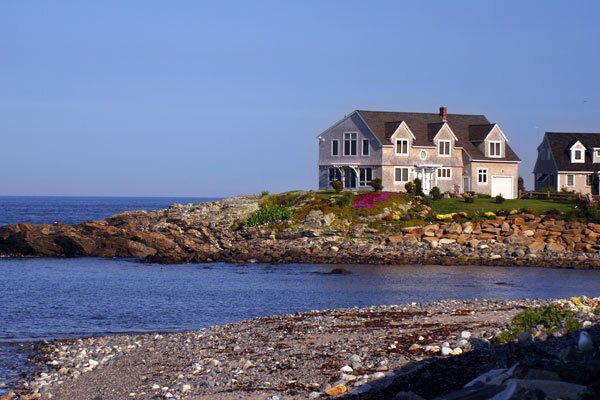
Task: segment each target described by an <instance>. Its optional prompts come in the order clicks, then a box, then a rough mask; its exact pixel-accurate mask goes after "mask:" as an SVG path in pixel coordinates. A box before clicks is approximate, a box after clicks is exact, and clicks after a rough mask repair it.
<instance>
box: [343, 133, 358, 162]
mask: <svg viewBox="0 0 600 400" xmlns="http://www.w3.org/2000/svg"><path fill="white" fill-rule="evenodd" d="M344 155H345V156H355V155H356V132H346V133H344Z"/></svg>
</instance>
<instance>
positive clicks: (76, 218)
mask: <svg viewBox="0 0 600 400" xmlns="http://www.w3.org/2000/svg"><path fill="white" fill-rule="evenodd" d="M213 200H218V198H207V197H63V196H0V226H2V225H8V224H16V223H18V222H31V223H33V224H42V223H46V224H52V223H54V222H64V223H65V224H77V223H80V222H85V221H95V220H99V219H104V218H106V217H109V216H111V215H113V214H116V213H119V212H121V211H127V210H158V209H162V208H167V207H169V206H170V205H171V204H173V203H180V204H187V203H200V202H205V201H213Z"/></svg>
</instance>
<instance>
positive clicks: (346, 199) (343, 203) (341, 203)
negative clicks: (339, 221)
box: [335, 192, 354, 207]
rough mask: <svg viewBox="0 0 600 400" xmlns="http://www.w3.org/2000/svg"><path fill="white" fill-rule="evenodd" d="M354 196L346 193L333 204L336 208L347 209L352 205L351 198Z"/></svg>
mask: <svg viewBox="0 0 600 400" xmlns="http://www.w3.org/2000/svg"><path fill="white" fill-rule="evenodd" d="M353 197H354V194H352V192H346V193H344V195H343V196H342V197H340V198H339V199H338V200H337V202H336V203H335V204H336V205H337V206H338V207H348V206H349V205H350V204H351V203H352V198H353Z"/></svg>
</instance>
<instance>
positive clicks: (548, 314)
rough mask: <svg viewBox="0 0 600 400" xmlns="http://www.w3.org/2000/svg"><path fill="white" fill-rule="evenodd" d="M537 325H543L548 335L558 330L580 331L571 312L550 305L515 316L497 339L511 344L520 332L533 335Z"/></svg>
mask: <svg viewBox="0 0 600 400" xmlns="http://www.w3.org/2000/svg"><path fill="white" fill-rule="evenodd" d="M538 325H543V326H544V328H545V329H546V330H547V331H548V332H550V333H551V332H554V331H556V330H557V329H559V328H565V329H566V330H567V331H570V332H571V331H576V330H578V329H581V324H580V323H579V321H578V320H577V317H576V314H575V313H574V312H573V311H570V310H566V309H563V308H561V307H560V306H559V305H558V304H551V305H549V306H545V307H538V308H530V309H527V310H525V311H523V312H521V313H519V314H517V315H515V316H514V317H513V319H512V327H511V328H510V329H508V330H506V331H504V332H501V333H500V334H499V335H498V337H497V339H498V341H499V342H500V343H507V342H511V341H513V340H515V339H516V338H517V336H518V335H519V333H521V332H530V333H533V332H534V331H535V330H536V329H537V326H538Z"/></svg>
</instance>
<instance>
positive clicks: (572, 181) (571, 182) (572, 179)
mask: <svg viewBox="0 0 600 400" xmlns="http://www.w3.org/2000/svg"><path fill="white" fill-rule="evenodd" d="M567 186H575V175H571V174H569V175H567Z"/></svg>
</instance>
